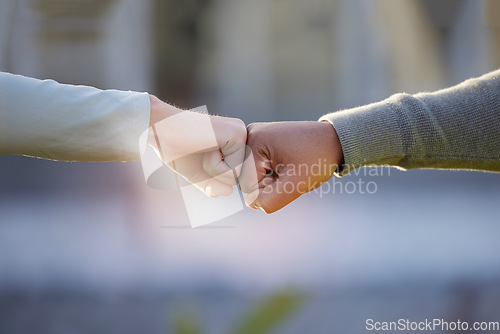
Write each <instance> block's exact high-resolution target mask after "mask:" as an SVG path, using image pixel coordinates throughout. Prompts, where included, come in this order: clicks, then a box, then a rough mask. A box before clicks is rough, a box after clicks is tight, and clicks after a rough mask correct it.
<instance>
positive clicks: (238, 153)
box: [148, 95, 247, 197]
mask: <svg viewBox="0 0 500 334" xmlns="http://www.w3.org/2000/svg"><path fill="white" fill-rule="evenodd" d="M150 102H151V115H150V124H149V126H150V128H151V130H150V131H149V132H148V144H150V145H151V146H152V147H153V148H154V149H155V150H156V152H157V154H158V155H159V157H160V158H161V159H162V160H163V161H164V162H165V163H167V164H168V165H169V166H170V167H171V168H172V169H173V170H174V171H176V172H177V173H178V174H180V175H181V176H183V177H184V178H185V179H186V180H188V181H189V182H191V183H193V184H194V185H195V186H196V187H198V188H199V189H200V190H201V191H202V192H204V193H205V194H206V195H208V196H210V197H217V196H227V195H230V194H231V193H232V192H233V186H234V185H236V184H237V183H238V176H239V175H240V172H241V168H242V164H243V159H244V156H245V143H246V139H247V130H246V127H245V124H244V123H243V121H241V120H240V119H236V118H228V117H219V116H211V115H203V114H200V113H196V112H191V111H185V110H181V109H178V108H176V107H174V106H171V105H169V104H167V103H165V102H162V101H161V100H159V99H158V98H156V97H155V96H153V95H151V96H150Z"/></svg>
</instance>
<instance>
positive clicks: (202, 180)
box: [167, 154, 233, 197]
mask: <svg viewBox="0 0 500 334" xmlns="http://www.w3.org/2000/svg"><path fill="white" fill-rule="evenodd" d="M201 159H203V157H202V156H201V155H199V154H195V155H191V156H189V157H185V158H181V159H178V160H175V161H172V162H170V163H168V164H167V165H168V166H169V167H170V168H172V169H173V170H174V171H175V172H176V173H177V174H179V175H181V176H182V177H183V178H184V179H186V180H187V181H188V182H190V183H192V184H193V185H194V186H196V187H197V188H198V189H200V190H201V191H202V192H203V193H205V194H206V195H207V196H210V197H218V196H228V195H231V194H232V193H233V187H232V186H231V185H228V184H226V183H224V182H221V181H219V180H217V179H215V178H214V177H212V176H211V175H210V174H208V173H207V172H206V171H205V170H204V169H203V168H200V167H197V166H201Z"/></svg>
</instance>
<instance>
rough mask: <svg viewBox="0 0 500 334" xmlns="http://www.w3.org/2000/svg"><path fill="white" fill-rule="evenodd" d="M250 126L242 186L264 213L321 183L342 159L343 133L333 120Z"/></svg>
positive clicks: (250, 203)
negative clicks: (341, 137) (334, 126)
mask: <svg viewBox="0 0 500 334" xmlns="http://www.w3.org/2000/svg"><path fill="white" fill-rule="evenodd" d="M247 130H248V135H247V145H248V148H247V151H248V152H247V156H249V158H248V159H246V160H245V163H244V164H243V171H242V174H241V177H240V187H241V189H242V191H243V192H245V193H247V194H248V195H247V197H246V199H245V201H246V202H247V205H249V206H250V207H252V208H258V209H261V210H263V211H264V212H266V213H272V212H274V211H276V210H279V209H281V208H282V207H284V206H285V205H287V204H289V203H290V202H292V201H293V200H295V199H297V198H298V197H299V196H301V195H302V194H305V193H307V192H309V191H311V190H314V189H316V188H318V187H319V186H321V185H322V184H323V183H324V182H326V181H328V180H329V179H330V177H331V176H332V175H333V173H334V172H335V171H336V169H337V166H339V165H341V164H342V163H343V154H342V148H341V145H340V142H339V138H338V136H337V133H336V131H335V129H334V128H333V126H332V125H331V124H330V123H326V122H279V123H254V124H250V125H249V126H248V127H247ZM250 153H251V154H250Z"/></svg>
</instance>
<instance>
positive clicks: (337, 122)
mask: <svg viewBox="0 0 500 334" xmlns="http://www.w3.org/2000/svg"><path fill="white" fill-rule="evenodd" d="M396 98H397V96H394V97H391V98H389V99H387V100H384V101H382V102H378V103H373V104H369V105H366V106H362V107H357V108H353V109H348V110H342V111H338V112H333V113H330V114H327V115H325V116H323V117H321V118H320V119H319V120H320V121H327V122H330V123H331V124H332V125H333V127H334V128H335V130H336V131H337V134H338V136H339V139H340V143H341V145H342V151H343V153H344V165H343V166H342V167H341V168H339V170H338V171H337V172H336V173H335V175H336V176H338V177H341V176H345V175H347V174H349V173H350V172H351V171H353V170H354V169H356V168H358V167H362V166H373V165H378V166H380V165H391V166H395V165H397V164H398V162H399V161H401V160H402V159H403V158H404V157H405V149H404V143H403V137H404V136H403V134H402V133H401V130H400V129H402V128H403V127H402V126H401V124H400V123H401V122H402V121H403V120H404V118H402V117H401V116H402V115H401V113H400V112H399V110H398V108H397V106H396V105H395V104H394V103H393V101H395V99H396Z"/></svg>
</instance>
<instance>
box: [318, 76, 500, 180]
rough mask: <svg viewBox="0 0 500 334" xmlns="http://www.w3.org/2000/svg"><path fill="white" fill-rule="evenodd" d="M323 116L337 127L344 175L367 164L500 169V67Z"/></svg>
mask: <svg viewBox="0 0 500 334" xmlns="http://www.w3.org/2000/svg"><path fill="white" fill-rule="evenodd" d="M321 120H323V121H328V122H330V123H331V124H332V125H333V126H334V127H335V129H336V131H337V133H338V136H339V138H340V142H341V144H342V149H343V152H344V159H345V165H344V168H343V169H342V171H341V172H340V173H339V174H338V175H339V176H340V175H345V174H347V173H349V172H350V171H352V170H353V169H355V168H358V167H361V166H367V165H390V166H395V167H399V168H401V169H411V168H453V169H475V170H485V171H500V70H497V71H494V72H491V73H489V74H486V75H484V76H482V77H480V78H475V79H470V80H467V81H465V82H463V83H461V84H459V85H457V86H454V87H451V88H448V89H444V90H440V91H437V92H434V93H420V94H416V95H407V94H397V95H394V96H392V97H390V98H389V99H387V100H384V101H382V102H379V103H374V104H370V105H367V106H363V107H359V108H354V109H350V110H344V111H339V112H335V113H331V114H328V115H325V116H323V117H322V118H321Z"/></svg>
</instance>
